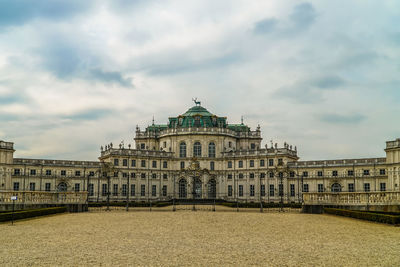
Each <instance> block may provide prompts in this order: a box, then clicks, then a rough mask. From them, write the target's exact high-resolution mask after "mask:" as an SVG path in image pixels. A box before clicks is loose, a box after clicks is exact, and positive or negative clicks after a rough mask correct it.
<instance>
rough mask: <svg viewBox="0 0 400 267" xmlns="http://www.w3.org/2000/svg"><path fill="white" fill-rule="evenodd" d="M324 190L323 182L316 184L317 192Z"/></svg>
mask: <svg viewBox="0 0 400 267" xmlns="http://www.w3.org/2000/svg"><path fill="white" fill-rule="evenodd" d="M322 192H324V185H323V184H318V193H322Z"/></svg>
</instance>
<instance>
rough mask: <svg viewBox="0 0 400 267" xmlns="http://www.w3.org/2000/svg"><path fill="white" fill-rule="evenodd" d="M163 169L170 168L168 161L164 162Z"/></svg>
mask: <svg viewBox="0 0 400 267" xmlns="http://www.w3.org/2000/svg"><path fill="white" fill-rule="evenodd" d="M163 168H164V169H166V168H168V162H167V161H163Z"/></svg>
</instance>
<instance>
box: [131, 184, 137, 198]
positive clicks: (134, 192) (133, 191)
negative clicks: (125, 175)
mask: <svg viewBox="0 0 400 267" xmlns="http://www.w3.org/2000/svg"><path fill="white" fill-rule="evenodd" d="M135 194H136V185H135V184H131V197H134V196H135Z"/></svg>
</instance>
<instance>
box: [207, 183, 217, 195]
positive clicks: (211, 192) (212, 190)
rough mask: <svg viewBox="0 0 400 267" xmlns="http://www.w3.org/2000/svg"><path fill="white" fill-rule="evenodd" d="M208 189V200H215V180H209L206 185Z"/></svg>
mask: <svg viewBox="0 0 400 267" xmlns="http://www.w3.org/2000/svg"><path fill="white" fill-rule="evenodd" d="M207 187H208V198H216V197H217V182H216V181H215V179H210V181H208V184H207Z"/></svg>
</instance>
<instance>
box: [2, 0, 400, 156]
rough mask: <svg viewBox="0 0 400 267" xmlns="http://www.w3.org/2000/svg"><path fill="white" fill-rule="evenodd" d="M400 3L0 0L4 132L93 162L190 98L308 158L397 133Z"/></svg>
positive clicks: (27, 146) (44, 150)
mask: <svg viewBox="0 0 400 267" xmlns="http://www.w3.org/2000/svg"><path fill="white" fill-rule="evenodd" d="M399 25H400V1H397V0H393V1H378V0H377V1H368V0H359V1H357V0H353V1H348V0H343V1H279V0H276V1H271V0H269V1H249V0H245V1H232V0H226V1H222V0H210V1H206V0H201V1H200V0H199V1H184V0H181V1H149V0H146V1H145V0H143V1H141V0H137V1H128V0H113V1H104V0H99V1H82V0H76V1H75V0H68V1H58V0H52V1H50V0H49V1H20V0H9V1H7V0H2V1H0V51H1V52H0V125H1V126H0V139H1V140H4V141H11V142H14V143H15V148H16V150H17V151H16V152H15V156H16V157H30V158H54V159H81V160H96V159H97V157H98V156H99V152H100V146H101V145H105V144H107V143H110V142H113V143H114V144H118V143H119V142H121V141H122V140H124V142H125V144H128V143H133V138H134V130H135V127H136V125H139V126H140V127H141V128H142V129H144V127H146V126H147V125H148V124H151V120H152V117H153V115H154V117H155V122H156V123H166V122H167V120H168V117H171V116H177V115H179V114H182V113H184V112H185V111H186V110H187V109H188V108H190V107H191V106H193V103H192V102H191V99H192V97H198V99H199V100H200V101H201V102H202V105H203V106H204V107H206V108H207V109H208V110H209V111H210V112H212V113H214V114H216V115H218V116H226V117H227V118H228V122H229V123H238V122H240V117H241V116H242V115H243V116H244V122H245V123H246V124H248V125H249V126H251V127H252V128H253V129H254V128H255V127H256V126H257V124H260V126H261V130H262V134H263V138H264V142H263V144H265V143H268V144H269V143H270V140H271V139H272V140H273V141H274V142H278V143H279V144H280V145H282V144H283V142H285V141H286V142H288V143H289V144H293V145H296V146H297V148H298V154H299V156H300V157H301V159H303V160H308V159H334V158H354V157H382V156H385V153H384V151H383V149H384V146H385V141H387V140H392V139H395V138H398V137H400V105H399V103H400V73H399V72H400V28H399V27H400V26H399Z"/></svg>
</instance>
